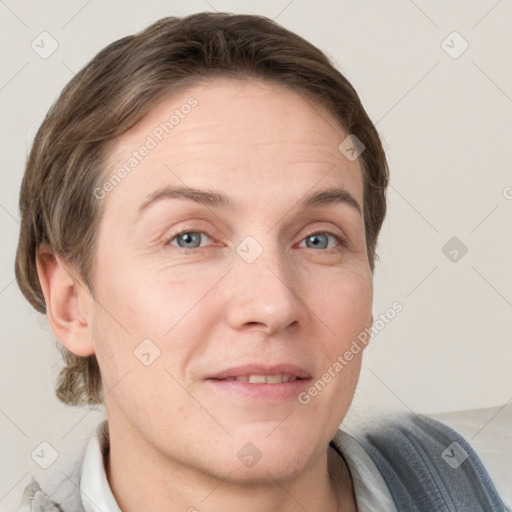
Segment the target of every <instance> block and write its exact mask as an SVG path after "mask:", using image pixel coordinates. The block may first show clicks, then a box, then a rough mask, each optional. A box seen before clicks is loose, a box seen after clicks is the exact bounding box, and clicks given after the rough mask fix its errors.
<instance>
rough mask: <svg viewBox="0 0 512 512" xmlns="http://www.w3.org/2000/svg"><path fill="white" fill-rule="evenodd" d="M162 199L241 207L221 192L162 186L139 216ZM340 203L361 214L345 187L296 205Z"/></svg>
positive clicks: (306, 206) (153, 194) (319, 193)
mask: <svg viewBox="0 0 512 512" xmlns="http://www.w3.org/2000/svg"><path fill="white" fill-rule="evenodd" d="M164 199H189V200H191V201H194V202H196V203H199V204H203V205H205V206H212V207H222V208H227V209H229V210H232V211H239V210H240V208H241V205H240V204H239V203H237V202H236V201H234V200H233V199H232V198H231V197H229V196H226V195H224V194H222V193H221V192H216V191H213V190H201V189H197V188H190V187H163V188H161V189H158V190H156V191H155V192H153V193H151V194H150V195H149V196H148V197H147V199H146V200H145V201H144V202H143V203H142V204H141V205H140V206H139V216H140V215H141V214H142V212H143V211H144V210H146V209H147V208H148V207H149V206H150V205H151V204H154V203H156V202H158V201H161V200H164ZM340 203H341V204H347V205H348V206H350V207H352V208H353V209H354V210H356V211H357V212H358V213H359V215H361V216H362V209H361V206H360V205H359V203H358V202H357V201H356V199H354V197H353V196H352V195H351V194H350V193H349V192H348V191H346V190H345V189H343V188H336V187H330V188H327V189H324V190H320V191H317V192H312V193H310V194H307V195H306V196H305V197H303V198H302V199H301V200H300V201H299V202H298V204H297V207H298V208H301V209H302V208H304V209H306V208H318V207H321V206H328V205H331V204H340Z"/></svg>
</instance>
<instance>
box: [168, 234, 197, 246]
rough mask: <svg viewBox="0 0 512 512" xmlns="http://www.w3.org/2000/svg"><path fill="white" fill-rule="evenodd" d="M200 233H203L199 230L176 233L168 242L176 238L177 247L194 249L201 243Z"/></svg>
mask: <svg viewBox="0 0 512 512" xmlns="http://www.w3.org/2000/svg"><path fill="white" fill-rule="evenodd" d="M202 235H204V233H201V232H200V231H186V232H184V233H179V234H177V235H176V236H175V237H174V238H172V239H171V241H170V242H172V241H173V240H177V241H178V247H181V248H182V249H196V248H197V247H200V245H201V236H202ZM172 245H175V244H172Z"/></svg>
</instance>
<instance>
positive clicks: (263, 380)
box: [226, 373, 297, 384]
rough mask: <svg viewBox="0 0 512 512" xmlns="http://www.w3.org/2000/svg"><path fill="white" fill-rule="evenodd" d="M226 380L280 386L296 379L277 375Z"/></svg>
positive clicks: (280, 374)
mask: <svg viewBox="0 0 512 512" xmlns="http://www.w3.org/2000/svg"><path fill="white" fill-rule="evenodd" d="M226 380H238V381H241V382H248V383H249V384H281V383H282V382H294V381H295V380H297V377H295V376H292V375H285V374H282V373H277V374H275V375H241V376H240V377H230V378H229V379H226Z"/></svg>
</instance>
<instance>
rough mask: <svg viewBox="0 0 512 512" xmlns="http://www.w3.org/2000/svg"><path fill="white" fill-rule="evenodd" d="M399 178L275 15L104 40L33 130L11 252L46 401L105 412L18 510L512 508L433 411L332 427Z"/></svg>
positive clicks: (178, 25)
mask: <svg viewBox="0 0 512 512" xmlns="http://www.w3.org/2000/svg"><path fill="white" fill-rule="evenodd" d="M388 180H389V169H388V165H387V161H386V156H385V153H384V150H383V147H382V144H381V140H380V137H379V134H378V133H377V131H376V129H375V127H374V125H373V124H372V122H371V120H370V118H369V117H368V115H367V113H366V112H365V110H364V108H363V106H362V104H361V101H360V99H359V97H358V95H357V93H356V91H355V90H354V88H353V87H352V86H351V84H350V83H349V82H348V81H347V79H346V78H345V77H344V76H343V75H342V74H341V73H340V71H339V70H337V69H336V68H335V66H334V65H333V64H332V62H331V61H330V60H329V59H328V58H327V57H326V56H325V55H324V53H322V52H321V51H320V50H319V49H317V48H316V47H314V46H313V45H312V44H310V43H309V42H307V41H305V40H304V39H302V38H301V37H299V36H298V35H296V34H294V33H292V32H290V31H288V30H286V29H285V28H283V27H281V26H280V25H278V24H277V23H275V22H272V21H271V20H269V19H267V18H265V17H263V16H255V15H234V14H230V13H197V14H193V15H189V16H186V17H183V18H177V17H167V18H163V19H161V20H158V21H156V22H154V23H153V24H152V25H150V26H149V27H147V28H146V29H144V30H142V31H141V32H139V33H137V34H135V35H131V36H127V37H124V38H122V39H120V40H118V41H115V42H114V43H112V44H110V45H109V46H107V47H106V48H104V49H103V50H102V51H100V52H99V53H98V54H97V55H96V56H95V57H94V58H93V59H92V61H91V62H90V63H88V64H87V65H86V66H85V67H84V68H83V69H82V70H81V71H80V72H79V73H78V74H77V75H76V76H75V77H74V78H73V79H72V80H71V81H70V82H69V83H68V84H67V86H66V87H65V88H64V90H63V91H62V93H61V95H60V97H59V98H58V100H57V101H56V102H55V104H54V105H53V106H52V108H51V109H50V111H49V112H48V115H47V116H46V118H45V120H44V122H43V123H42V125H41V127H40V128H39V130H38V132H37V135H36V137H35V140H34V143H33V146H32V148H31V151H30V155H29V158H28V161H27V165H26V170H25V174H24V177H23V182H22V186H21V193H20V213H21V229H20V238H19V244H18V251H17V254H16V266H15V269H16V278H17V282H18V285H19V287H20V289H21V291H22V292H23V294H24V295H25V297H26V298H27V300H28V301H29V302H30V303H31V304H32V306H33V307H34V308H35V309H36V310H37V311H39V312H41V313H44V314H46V315H47V318H48V322H49V324H50V326H51V328H52V330H53V331H54V333H55V335H56V337H57V338H58V339H59V341H60V342H61V343H62V346H63V347H62V350H63V356H64V361H65V366H64V368H63V369H62V371H61V374H60V375H59V380H58V382H57V387H56V394H57V397H58V398H59V399H60V400H61V401H63V402H64V403H66V404H69V405H93V404H104V405H105V410H106V414H107V419H106V420H105V421H103V422H102V423H101V424H100V425H98V427H97V429H96V431H95V434H94V436H93V437H91V439H90V440H88V441H87V442H86V443H84V444H83V445H81V446H77V448H76V460H75V461H74V462H73V464H72V466H71V467H70V469H69V470H68V469H66V470H62V469H61V470H58V469H57V466H55V467H54V468H53V469H52V468H50V469H49V470H48V473H46V475H47V477H48V478H47V481H46V482H45V483H43V482H42V481H41V480H38V479H35V478H33V479H32V481H31V483H30V484H29V485H28V486H26V488H25V490H24V493H23V497H22V504H21V507H22V510H32V511H34V510H41V511H47V512H48V511H54V510H63V511H68V510H70V511H71V510H72V511H78V510H85V511H87V512H89V511H93V510H95V511H96V510H102V511H103V512H114V511H120V510H122V511H123V512H132V511H136V510H141V509H149V510H152V511H154V512H158V511H163V510H165V511H168V510H176V511H178V510H187V511H189V512H192V511H201V512H203V511H204V512H207V511H218V510H223V511H229V510H235V509H236V510H238V509H240V508H244V509H245V510H254V511H256V510H258V511H265V512H270V511H296V510H308V511H313V510H323V511H333V512H334V511H344V512H346V511H347V512H348V511H356V510H358V511H360V512H363V511H376V510H380V511H382V510H390V511H392V510H408V511H414V510H437V511H441V510H507V508H506V505H505V504H504V503H503V501H502V498H501V497H500V495H499V493H498V492H497V489H496V487H495V485H494V483H493V481H492V479H491V477H490V475H489V474H488V472H487V471H486V468H485V466H484V465H483V463H482V461H481V460H480V458H479V457H478V455H477V454H476V452H475V451H474V450H473V448H472V446H471V445H470V444H469V443H468V442H467V441H466V440H465V439H464V438H463V437H462V436H460V435H459V434H457V432H455V431H454V430H453V429H451V428H449V427H448V426H447V425H444V424H443V423H441V422H437V421H435V420H433V419H431V418H427V417H425V416H422V415H418V414H410V415H405V416H400V417H396V418H393V420H392V421H383V422H381V423H379V424H378V428H372V429H369V430H368V431H367V432H365V434H364V435H363V434H361V436H358V437H357V438H356V437H353V436H351V435H349V434H348V433H346V432H344V431H343V430H341V429H339V426H340V424H341V423H342V421H343V419H344V417H345V416H346V414H347V411H348V409H349V407H350V404H351V402H352V399H353V396H354V392H355V389H356V385H357V381H358V377H359V372H360V368H361V361H362V356H363V353H364V348H365V347H366V346H367V344H368V342H369V339H368V337H366V338H365V337H364V336H362V333H365V332H368V330H369V329H371V326H372V323H373V316H372V300H373V272H374V269H375V262H376V259H377V254H376V247H377V241H378V236H379V232H380V228H381V225H382V222H383V220H384V217H385V214H386V187H387V185H388ZM354 340H358V341H359V345H358V348H359V350H352V348H351V347H353V346H354ZM363 340H364V341H363ZM350 354H352V355H350ZM341 355H343V357H340V356H341ZM398 447H400V449H398Z"/></svg>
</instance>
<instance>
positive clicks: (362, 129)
mask: <svg viewBox="0 0 512 512" xmlns="http://www.w3.org/2000/svg"><path fill="white" fill-rule="evenodd" d="M235 74H236V75H238V76H242V77H246V78H254V79H258V80H264V81H267V82H272V83H276V84H280V85H283V86H288V87H290V88H292V89H294V90H296V91H297V92H299V93H301V94H303V95H305V96H306V97H307V98H309V99H311V100H312V101H315V102H317V104H320V105H322V106H323V107H325V108H326V109H327V111H329V112H331V113H332V114H333V115H334V117H335V118H337V119H338V120H339V122H340V124H341V126H343V127H344V129H345V130H346V132H347V133H348V134H351V135H355V136H356V137H357V139H359V140H360V141H361V142H362V143H363V144H364V146H365V149H364V151H363V153H362V154H361V155H360V159H359V161H360V162H361V168H362V174H363V185H364V189H363V191H364V194H363V210H364V223H365V235H366V246H367V251H368V258H369V264H370V268H371V271H372V273H373V271H374V266H375V258H376V252H375V249H376V246H377V238H378V234H379V232H380V229H381V225H382V222H383V220H384V217H385V214H386V195H385V194H386V188H387V185H388V179H389V171H388V166H387V162H386V156H385V153H384V150H383V147H382V144H381V140H380V138H379V135H378V133H377V130H376V128H375V126H374V125H373V123H372V122H371V120H370V119H369V117H368V115H367V113H366V111H365V110H364V108H363V106H362V104H361V101H360V99H359V96H358V95H357V93H356V91H355V90H354V88H353V87H352V85H351V84H350V83H349V82H348V81H347V79H346V78H345V77H344V76H343V75H342V74H341V73H340V72H339V71H338V70H337V69H336V67H335V66H334V64H333V63H332V62H331V61H330V59H329V58H328V57H327V56H326V55H325V54H324V53H323V52H322V51H321V50H319V49H318V48H316V47H315V46H313V45H312V44H311V43H309V42H308V41H306V40H304V39H303V38H301V37H300V36H298V35H296V34H294V33H293V32H290V31H288V30H286V29H285V28H283V27H281V26H280V25H278V24H277V23H275V22H274V21H271V20H270V19H268V18H266V17H264V16H254V15H235V14H231V13H206V12H205V13H198V14H192V15H189V16H186V17H182V18H177V17H166V18H163V19H160V20H158V21H156V22H155V23H153V24H152V25H150V26H149V27H147V28H146V29H145V30H143V31H141V32H139V33H137V34H135V35H131V36H127V37H123V38H121V39H119V40H118V41H115V42H113V43H111V44H110V45H108V46H107V47H105V48H104V49H103V50H101V51H100V52H99V53H98V54H97V55H96V56H95V57H94V58H93V59H92V60H91V61H90V62H89V63H88V64H87V65H86V66H85V67H84V68H83V69H82V70H81V71H80V72H79V73H77V74H76V75H75V76H74V77H73V79H72V80H71V81H70V82H69V83H68V84H67V85H66V87H65V88H64V89H63V91H62V92H61V94H60V96H59V98H58V99H57V100H56V102H55V103H54V104H53V105H52V107H51V108H50V110H49V112H48V114H47V115H46V117H45V119H44V121H43V123H42V124H41V126H40V128H39V130H38V132H37V134H36V137H35V139H34V142H33V145H32V148H31V151H30V154H29V156H28V159H27V163H26V169H25V174H24V177H23V182H22V185H21V192H20V202H19V207H20V215H21V229H20V235H19V242H18V249H17V253H16V262H15V273H16V279H17V282H18V285H19V287H20V289H21V291H22V293H23V294H24V295H25V297H26V298H27V300H28V301H29V302H30V303H31V304H32V306H33V307H34V308H35V309H36V310H37V311H39V312H41V313H46V305H45V300H44V295H43V292H42V289H41V285H40V282H39V278H38V274H37V267H36V255H37V250H38V248H39V247H40V246H46V247H48V248H49V249H50V250H51V252H52V253H53V254H55V255H58V256H60V257H61V258H62V259H63V260H65V261H66V262H68V263H69V264H70V265H72V267H73V268H74V269H76V271H77V276H79V278H80V279H81V280H82V281H83V283H84V284H85V285H86V286H87V288H88V289H89V291H90V292H91V293H92V295H93V297H94V289H93V286H92V283H93V282H94V265H93V260H94V255H95V252H96V251H95V249H96V245H95V244H96V240H97V234H98V228H99V224H100V221H101V215H102V209H101V208H100V203H101V201H98V200H97V199H96V198H95V195H94V194H93V191H94V190H95V189H96V187H98V185H99V184H100V183H101V181H102V180H103V179H104V175H105V163H106V160H107V156H108V148H109V147H110V144H111V143H112V142H113V141H114V140H115V139H116V138H117V137H118V136H120V135H122V134H123V133H125V132H126V131H127V130H128V129H130V128H131V127H132V126H134V125H135V124H136V123H137V122H138V121H140V120H141V119H142V117H143V116H144V114H146V113H147V112H148V111H149V110H150V109H151V107H152V106H154V105H156V103H157V102H159V101H160V100H163V99H164V98H165V97H166V96H168V95H169V93H170V92H171V91H172V90H174V89H176V88H177V87H178V86H187V85H193V84H194V83H197V82H199V81H203V80H205V79H209V78H215V77H216V76H230V75H235ZM340 142H341V141H340ZM58 345H59V346H60V343H58ZM60 348H61V350H62V351H63V352H62V353H63V357H64V361H65V367H64V368H63V369H62V370H61V372H60V375H59V378H58V382H57V386H56V395H57V397H58V398H59V399H60V400H61V401H62V402H64V403H66V404H70V405H84V404H97V403H101V402H102V397H101V392H102V389H101V387H102V386H101V377H100V369H99V366H98V362H97V360H96V356H95V355H91V356H87V357H80V356H77V355H75V354H73V353H71V352H70V351H68V350H67V349H66V348H65V347H63V346H62V347H60Z"/></svg>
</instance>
